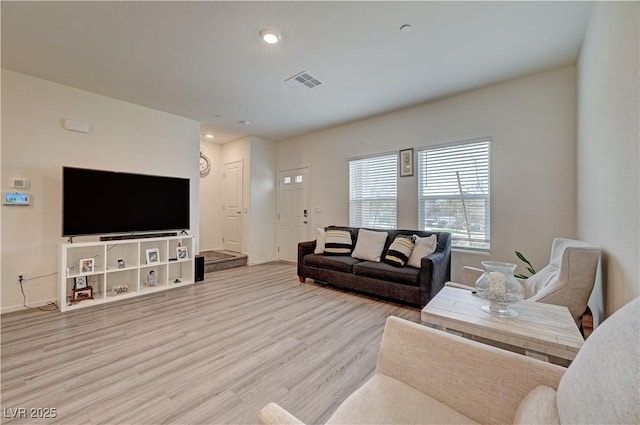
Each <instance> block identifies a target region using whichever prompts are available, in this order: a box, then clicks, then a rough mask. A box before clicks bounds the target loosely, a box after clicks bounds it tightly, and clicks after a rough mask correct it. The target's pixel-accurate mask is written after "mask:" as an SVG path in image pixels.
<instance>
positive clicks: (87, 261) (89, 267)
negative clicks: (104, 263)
mask: <svg viewBox="0 0 640 425" xmlns="http://www.w3.org/2000/svg"><path fill="white" fill-rule="evenodd" d="M94 270H95V259H94V258H82V259H80V264H79V265H78V271H79V274H86V273H93V271H94Z"/></svg>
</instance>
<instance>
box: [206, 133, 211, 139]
mask: <svg viewBox="0 0 640 425" xmlns="http://www.w3.org/2000/svg"><path fill="white" fill-rule="evenodd" d="M204 137H206V138H207V139H213V134H205V136H204Z"/></svg>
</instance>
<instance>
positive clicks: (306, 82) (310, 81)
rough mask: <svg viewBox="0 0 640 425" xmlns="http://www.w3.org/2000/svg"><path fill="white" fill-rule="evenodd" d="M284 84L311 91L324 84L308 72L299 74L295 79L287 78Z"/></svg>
mask: <svg viewBox="0 0 640 425" xmlns="http://www.w3.org/2000/svg"><path fill="white" fill-rule="evenodd" d="M284 82H285V83H287V84H289V85H290V86H293V87H295V88H298V89H300V90H309V89H312V88H314V87H318V86H319V85H320V84H322V82H321V81H319V80H317V79H316V78H313V77H312V76H311V75H309V74H308V73H307V71H302V72H299V73H297V74H296V75H294V76H293V77H289V78H287V79H286V80H284Z"/></svg>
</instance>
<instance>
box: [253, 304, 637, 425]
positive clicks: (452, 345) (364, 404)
mask: <svg viewBox="0 0 640 425" xmlns="http://www.w3.org/2000/svg"><path fill="white" fill-rule="evenodd" d="M639 328H640V298H638V299H636V300H634V301H632V302H631V303H629V304H628V305H626V306H625V307H623V308H622V309H620V310H619V311H618V312H616V313H615V314H614V315H612V316H611V317H610V318H609V319H607V320H606V321H605V322H604V323H603V324H602V326H600V327H599V328H598V329H597V330H596V331H595V332H594V333H593V334H592V336H591V337H590V338H589V339H588V340H587V341H586V342H585V344H584V346H583V347H582V349H581V350H580V352H579V353H578V355H577V357H576V358H575V360H574V361H573V363H572V364H571V366H569V368H568V369H565V368H563V367H560V366H555V365H552V364H549V363H545V362H542V361H539V360H536V359H533V358H530V357H525V356H522V355H519V354H515V353H512V352H509V351H505V350H501V349H499V348H495V347H492V346H489V345H485V344H481V343H478V342H476V341H472V340H468V339H464V338H461V337H458V336H455V335H451V334H448V333H445V332H442V331H438V330H434V329H431V328H428V327H426V326H422V325H418V324H416V323H412V322H408V321H406V320H403V319H399V318H396V317H390V318H388V319H387V323H386V327H385V330H384V335H383V337H382V343H381V346H380V352H379V354H378V363H377V367H376V372H375V374H374V375H373V377H372V378H371V379H370V380H369V381H367V382H366V383H365V384H364V385H363V386H362V387H360V388H359V389H358V390H356V391H355V392H354V393H353V394H351V395H350V396H349V397H348V398H347V399H346V400H345V401H344V402H343V403H342V405H340V407H338V409H337V411H336V412H335V413H334V414H333V415H332V416H331V417H330V418H329V420H328V421H327V424H351V425H358V424H476V423H481V424H497V423H505V424H506V423H510V424H529V423H531V424H534V423H537V424H549V425H551V424H570V423H572V424H573V423H580V424H605V423H607V424H632V423H634V424H638V423H640V384H639V383H640V376H639V374H640V334H639V333H638V329H639ZM258 420H259V423H261V424H262V425H276V424H302V421H300V420H299V419H297V418H296V417H295V416H293V415H292V414H291V413H289V412H287V411H286V410H284V409H283V408H282V407H280V406H279V405H277V404H275V403H270V404H268V405H267V406H266V407H264V408H263V409H262V410H261V411H260V413H259V414H258Z"/></svg>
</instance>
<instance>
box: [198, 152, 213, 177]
mask: <svg viewBox="0 0 640 425" xmlns="http://www.w3.org/2000/svg"><path fill="white" fill-rule="evenodd" d="M209 170H211V161H210V160H209V158H207V155H205V154H203V153H202V152H200V175H201V176H204V175H206V174H207V173H208V172H209Z"/></svg>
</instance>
